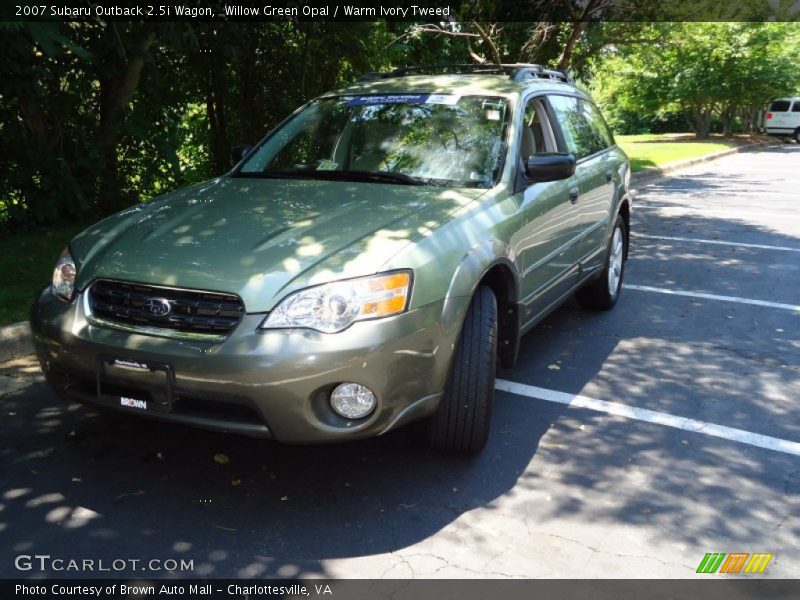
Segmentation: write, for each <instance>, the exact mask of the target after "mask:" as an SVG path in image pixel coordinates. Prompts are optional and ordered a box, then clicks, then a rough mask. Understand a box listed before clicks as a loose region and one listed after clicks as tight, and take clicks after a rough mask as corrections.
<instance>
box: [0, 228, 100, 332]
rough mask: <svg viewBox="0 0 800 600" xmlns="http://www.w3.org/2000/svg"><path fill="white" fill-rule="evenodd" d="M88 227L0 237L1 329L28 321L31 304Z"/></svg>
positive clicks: (46, 229)
mask: <svg viewBox="0 0 800 600" xmlns="http://www.w3.org/2000/svg"><path fill="white" fill-rule="evenodd" d="M84 227H85V224H84V225H81V224H77V223H72V224H67V225H59V226H52V227H42V228H35V229H30V230H27V231H15V232H7V231H3V232H2V233H0V273H2V279H1V280H2V285H0V325H8V324H9V323H16V322H17V321H27V320H28V316H29V313H30V308H31V304H33V301H34V299H35V298H36V296H37V295H38V293H39V292H40V291H41V289H42V288H43V287H44V286H45V285H47V283H48V282H49V281H50V277H51V276H52V274H53V265H54V264H55V262H56V259H57V258H58V255H59V254H61V251H62V250H63V249H64V246H66V245H67V242H69V241H70V240H71V239H72V238H73V237H75V235H77V234H78V233H79V232H80V231H81V230H82V229H83V228H84Z"/></svg>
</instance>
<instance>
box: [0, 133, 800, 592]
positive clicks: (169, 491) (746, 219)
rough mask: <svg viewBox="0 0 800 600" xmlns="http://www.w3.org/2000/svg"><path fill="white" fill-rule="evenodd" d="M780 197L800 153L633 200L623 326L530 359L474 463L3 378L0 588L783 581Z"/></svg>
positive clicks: (787, 371)
mask: <svg viewBox="0 0 800 600" xmlns="http://www.w3.org/2000/svg"><path fill="white" fill-rule="evenodd" d="M798 190H800V146H797V145H785V146H778V147H773V148H768V149H764V150H761V151H757V152H750V153H742V154H737V155H733V156H730V157H727V158H724V159H721V160H719V161H717V162H713V163H707V164H704V165H701V166H698V167H694V168H693V169H691V170H688V171H685V172H684V173H682V174H680V175H678V176H675V177H673V178H670V179H664V180H659V181H656V182H654V183H652V184H650V185H646V186H644V187H642V188H641V189H639V190H638V191H637V194H636V196H635V198H634V211H633V212H634V217H633V223H634V224H633V239H632V245H631V254H630V260H629V262H628V264H627V267H626V269H627V271H626V274H625V283H626V289H625V290H624V292H623V295H622V298H621V299H620V302H619V304H618V305H617V307H616V309H615V310H614V311H612V312H610V313H589V312H585V311H582V310H580V309H579V308H578V307H577V305H576V304H574V303H568V304H567V305H566V306H564V307H563V308H561V309H559V310H558V311H557V312H556V313H554V314H553V315H551V316H550V317H549V318H548V319H547V320H546V321H545V322H543V323H542V324H541V325H540V326H539V327H537V328H536V329H535V330H534V331H532V332H531V333H530V334H528V335H527V336H525V338H524V339H523V343H522V348H521V354H520V361H519V364H518V365H517V366H516V367H515V368H513V369H510V370H505V371H502V372H500V373H499V374H498V377H499V380H498V388H499V389H500V390H501V391H498V393H497V400H496V405H495V414H494V423H493V430H492V435H491V439H490V442H489V445H488V447H487V448H486V450H485V452H484V453H483V454H482V455H481V456H480V457H479V458H477V459H475V460H473V461H463V460H459V459H455V458H449V457H443V456H440V455H435V454H430V453H429V452H427V451H426V450H424V449H423V448H420V447H418V445H417V443H416V438H415V433H414V431H413V430H405V431H399V432H396V433H394V434H391V435H387V436H385V437H383V438H380V439H375V440H369V441H366V442H359V443H352V444H346V445H339V446H320V447H284V446H278V445H274V444H265V443H262V442H258V441H256V440H250V439H247V438H241V437H235V436H224V435H219V434H210V433H206V432H201V431H195V430H192V429H188V428H182V427H179V426H172V425H165V424H158V423H152V422H149V421H143V420H142V421H140V420H136V419H131V418H124V417H119V416H115V415H107V414H97V413H95V412H93V411H91V410H89V409H86V408H83V407H79V406H65V405H62V404H60V403H59V402H58V401H57V400H56V399H55V397H54V396H53V395H52V394H51V393H50V392H49V391H48V389H47V388H46V387H45V386H44V384H42V383H41V381H40V377H39V376H38V372H37V370H36V368H35V366H33V363H32V362H31V361H30V359H23V360H18V361H15V362H12V363H6V364H5V365H0V370H2V372H3V375H4V376H3V377H0V577H20V576H21V577H34V576H36V577H41V576H47V577H57V576H62V577H63V576H70V577H77V576H81V575H83V576H98V577H99V576H109V575H116V576H141V575H146V576H159V575H162V574H163V573H157V572H156V573H153V572H147V573H140V572H137V571H135V570H133V571H132V570H123V571H121V572H113V573H108V572H105V573H104V572H93V573H92V572H89V573H82V574H81V573H68V572H61V573H58V572H53V571H48V572H46V573H39V572H37V571H35V570H32V571H27V572H20V571H18V570H16V569H15V567H14V559H15V557H16V556H18V555H20V554H47V555H51V556H52V557H53V558H56V557H60V558H66V559H69V558H78V559H83V558H94V559H99V558H103V559H105V560H106V561H109V562H110V561H112V560H114V559H143V560H146V559H151V558H156V559H181V558H183V559H191V560H193V561H194V570H193V571H192V572H182V573H181V572H179V573H173V574H171V575H169V576H172V577H184V576H210V577H244V578H261V577H270V576H280V577H295V576H304V577H369V578H372V577H385V578H395V577H396V578H407V577H453V578H462V577H464V578H467V577H507V576H514V577H517V576H519V577H553V578H555V577H585V578H592V577H608V578H622V577H626V578H627V577H630V578H637V577H659V578H672V577H680V578H685V577H695V576H697V577H726V575H695V570H696V568H697V566H698V565H699V563H700V561H701V560H702V559H703V557H704V555H705V554H706V553H708V552H725V553H732V552H748V553H755V552H764V553H772V554H774V557H773V558H772V560H771V562H770V563H769V565H768V568H767V569H766V571H765V572H764V573H763V575H759V576H763V577H782V578H797V577H800V548H799V547H798V539H800V517H798V515H800V402H799V401H800V192H799V191H798ZM503 390H506V391H503ZM576 395H577V396H576ZM566 403H571V405H568V404H566ZM215 456H216V460H215ZM738 577H753V575H738Z"/></svg>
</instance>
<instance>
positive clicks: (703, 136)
mask: <svg viewBox="0 0 800 600" xmlns="http://www.w3.org/2000/svg"><path fill="white" fill-rule="evenodd" d="M692 116H693V121H692V129H693V130H694V135H695V137H696V138H697V139H698V140H707V139H708V136H709V134H710V133H711V109H710V108H702V107H696V108H694V109H693V111H692Z"/></svg>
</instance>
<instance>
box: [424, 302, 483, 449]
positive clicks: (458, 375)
mask: <svg viewBox="0 0 800 600" xmlns="http://www.w3.org/2000/svg"><path fill="white" fill-rule="evenodd" d="M496 364H497V300H496V299H495V296H494V293H493V292H492V290H491V289H489V288H488V287H480V288H478V291H477V292H476V293H475V295H474V296H473V298H472V302H470V305H469V308H468V309H467V316H466V317H465V318H464V325H463V326H462V328H461V334H460V335H459V338H458V342H457V343H456V348H455V352H454V354H453V364H452V366H451V367H450V375H449V377H448V381H447V389H446V390H445V392H444V395H443V396H442V399H441V401H440V403H439V409H438V411H437V412H436V414H434V415H433V417H431V419H430V421H429V423H428V445H429V446H430V447H431V448H434V449H436V450H441V451H444V452H452V453H457V454H465V455H475V454H478V453H479V452H480V451H481V450H483V447H484V446H485V445H486V441H487V440H488V438H489V428H490V423H491V416H492V404H493V403H494V378H495V368H496Z"/></svg>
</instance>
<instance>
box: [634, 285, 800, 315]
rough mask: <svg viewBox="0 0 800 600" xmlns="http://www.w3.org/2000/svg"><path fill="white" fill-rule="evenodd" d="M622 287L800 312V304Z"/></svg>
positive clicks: (638, 286)
mask: <svg viewBox="0 0 800 600" xmlns="http://www.w3.org/2000/svg"><path fill="white" fill-rule="evenodd" d="M622 287H623V288H625V289H626V290H638V291H640V292H655V293H656V294H669V295H671V296H687V297H689V298H703V299H704V300H719V301H721V302H736V303H738V304H750V305H753V306H766V307H768V308H781V309H783V310H791V311H794V312H800V304H782V303H780V302H768V301H767V300H753V299H752V298H739V297H738V296H719V295H717V294H704V293H703V292H685V291H682V290H668V289H666V288H657V287H650V286H649V285H632V284H630V283H623V284H622Z"/></svg>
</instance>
